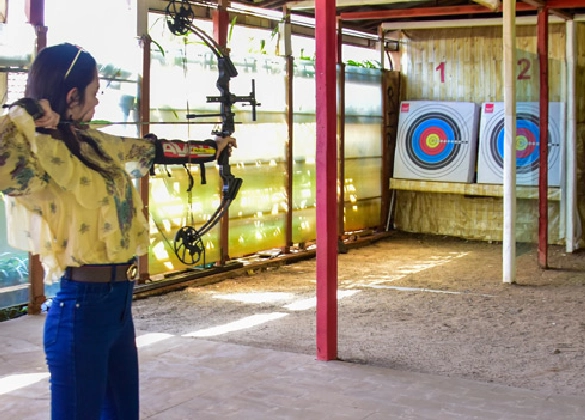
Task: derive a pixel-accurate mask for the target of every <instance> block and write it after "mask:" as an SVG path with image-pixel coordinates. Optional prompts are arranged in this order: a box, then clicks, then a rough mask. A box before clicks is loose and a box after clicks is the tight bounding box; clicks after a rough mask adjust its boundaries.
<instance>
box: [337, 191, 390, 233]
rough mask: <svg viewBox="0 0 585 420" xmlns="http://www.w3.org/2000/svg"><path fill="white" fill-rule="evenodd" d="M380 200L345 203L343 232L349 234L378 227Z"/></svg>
mask: <svg viewBox="0 0 585 420" xmlns="http://www.w3.org/2000/svg"><path fill="white" fill-rule="evenodd" d="M381 202H382V200H381V199H380V198H373V199H367V200H360V201H357V202H354V203H352V202H347V201H346V202H345V231H346V232H351V231H356V230H362V229H367V228H374V227H377V226H379V225H380V210H381V208H382V207H381Z"/></svg>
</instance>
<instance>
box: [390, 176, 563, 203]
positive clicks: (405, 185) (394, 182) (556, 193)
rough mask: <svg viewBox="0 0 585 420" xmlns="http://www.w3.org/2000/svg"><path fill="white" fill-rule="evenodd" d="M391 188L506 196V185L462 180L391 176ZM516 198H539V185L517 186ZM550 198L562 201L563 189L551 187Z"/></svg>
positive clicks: (549, 190) (439, 192)
mask: <svg viewBox="0 0 585 420" xmlns="http://www.w3.org/2000/svg"><path fill="white" fill-rule="evenodd" d="M390 189H391V190H405V191H424V192H430V193H438V194H460V195H471V196H485V197H503V196H504V186H503V185H500V184H466V183H462V182H436V181H419V180H415V179H399V178H390ZM516 198H519V199H526V200H538V187H536V186H534V187H533V186H525V185H519V186H518V187H516ZM548 199H549V200H550V201H560V200H561V189H560V188H558V187H555V188H550V187H549V189H548Z"/></svg>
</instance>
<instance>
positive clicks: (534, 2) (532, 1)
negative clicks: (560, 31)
mask: <svg viewBox="0 0 585 420" xmlns="http://www.w3.org/2000/svg"><path fill="white" fill-rule="evenodd" d="M522 1H523V2H524V3H526V4H529V5H531V6H534V7H536V8H537V9H539V10H540V9H542V8H544V7H548V13H550V14H551V15H554V16H557V17H560V18H561V19H565V20H570V19H572V18H573V16H572V15H571V14H570V13H567V12H563V11H562V10H559V9H558V8H554V6H551V4H552V3H553V2H548V3H547V2H546V1H545V0H522ZM555 3H571V2H555ZM581 3H583V2H581ZM572 6H575V7H577V5H572ZM557 7H559V6H557ZM579 7H583V4H579Z"/></svg>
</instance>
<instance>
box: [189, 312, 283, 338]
mask: <svg viewBox="0 0 585 420" xmlns="http://www.w3.org/2000/svg"><path fill="white" fill-rule="evenodd" d="M287 315H288V314H287V313H284V312H272V313H269V314H260V315H252V316H247V317H245V318H242V319H240V320H238V321H235V322H230V323H228V324H223V325H218V326H217V327H211V328H205V329H203V330H197V331H194V332H192V333H189V334H183V337H213V336H215V335H222V334H227V333H229V332H232V331H239V330H245V329H247V328H252V327H255V326H256V325H260V324H264V323H266V322H270V321H274V320H275V319H279V318H282V317H285V316H287Z"/></svg>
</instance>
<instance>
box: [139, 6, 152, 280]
mask: <svg viewBox="0 0 585 420" xmlns="http://www.w3.org/2000/svg"><path fill="white" fill-rule="evenodd" d="M146 12H147V13H148V11H146ZM151 44H152V39H151V37H150V35H148V34H142V35H141V36H140V46H141V47H142V77H141V78H140V122H141V123H142V122H149V121H150V62H151V52H150V48H151ZM148 133H150V125H149V124H140V136H141V137H144V136H145V135H146V134H148ZM139 185H140V198H141V200H142V204H143V205H144V207H143V212H144V217H146V220H149V219H150V176H149V175H148V174H147V175H145V176H143V177H142V178H140V182H139ZM148 258H149V255H148V253H147V254H146V255H141V256H140V257H138V284H144V283H146V281H147V280H148V279H149V278H150V265H149V261H148Z"/></svg>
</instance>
